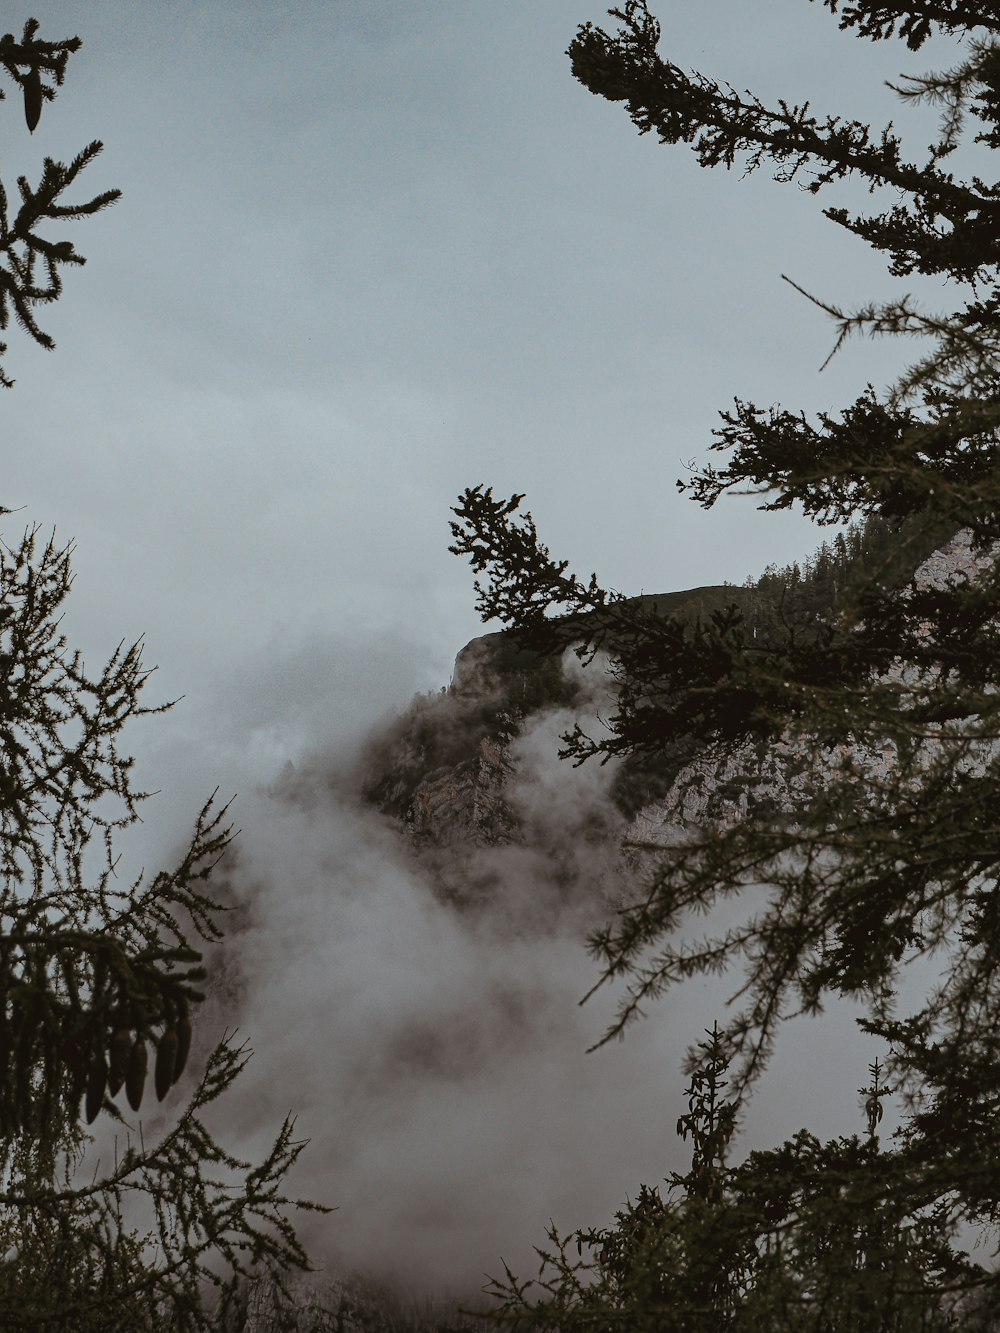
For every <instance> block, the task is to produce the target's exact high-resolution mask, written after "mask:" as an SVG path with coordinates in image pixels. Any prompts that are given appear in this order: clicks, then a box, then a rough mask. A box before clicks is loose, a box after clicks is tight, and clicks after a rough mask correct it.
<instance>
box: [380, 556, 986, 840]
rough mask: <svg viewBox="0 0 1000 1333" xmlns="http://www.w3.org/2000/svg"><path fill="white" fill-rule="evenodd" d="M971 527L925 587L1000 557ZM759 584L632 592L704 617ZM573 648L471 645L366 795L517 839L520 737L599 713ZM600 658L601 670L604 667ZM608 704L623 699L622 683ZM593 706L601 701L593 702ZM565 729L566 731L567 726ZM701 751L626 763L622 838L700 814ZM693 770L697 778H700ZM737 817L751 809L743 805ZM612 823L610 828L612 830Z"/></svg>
mask: <svg viewBox="0 0 1000 1333" xmlns="http://www.w3.org/2000/svg"><path fill="white" fill-rule="evenodd" d="M992 558H993V557H992V555H991V554H990V553H978V554H977V553H975V552H973V550H972V546H971V541H970V539H969V536H968V534H967V533H965V532H959V533H958V534H956V535H955V536H953V537H952V538H950V539H949V540H947V541H945V542H944V543H943V544H942V545H940V546H939V547H937V549H935V550H933V551H932V552H931V554H929V555H927V556H926V558H924V559H923V560H921V561H920V563H919V565H918V567H917V573H916V578H917V583H918V586H922V587H927V586H941V585H943V584H945V583H946V582H949V581H952V580H955V579H965V578H969V579H972V580H975V579H976V578H977V577H978V576H979V575H980V574H982V573H983V572H984V571H985V570H986V569H987V568H988V567H989V566H990V564H991V561H992ZM756 595H757V589H755V588H749V587H734V586H731V585H724V586H713V587H702V588H692V589H687V590H685V591H681V592H673V593H666V594H659V595H655V596H646V597H641V598H634V599H630V601H629V603H628V604H630V605H634V604H638V605H641V606H642V607H643V608H644V609H648V610H653V611H655V612H656V613H657V614H659V615H663V616H668V617H671V618H673V617H677V618H681V619H694V618H695V617H698V616H705V615H708V614H710V613H711V612H712V611H715V610H717V609H720V608H722V607H724V606H727V605H731V604H733V603H736V604H738V605H743V606H744V607H747V608H748V609H749V606H750V605H752V603H753V599H754V598H755V596H756ZM574 667H575V663H574V662H573V654H572V650H569V651H568V652H567V653H566V654H565V655H564V657H563V660H562V662H560V661H558V660H556V659H553V658H541V657H538V656H537V655H535V654H532V653H530V652H526V651H524V650H522V649H520V648H519V647H518V646H517V643H516V642H515V641H514V640H513V639H512V637H511V636H510V635H508V634H507V633H495V634H486V635H483V636H481V637H480V638H476V639H473V640H472V641H471V642H470V643H468V644H466V646H465V647H464V648H463V649H462V650H461V652H459V654H458V656H457V658H456V660H455V669H454V674H453V676H452V681H451V685H450V686H449V687H448V688H447V689H446V690H442V691H441V693H440V694H439V695H432V696H424V697H423V698H421V699H417V700H415V701H414V703H413V705H412V706H411V708H410V710H409V712H408V713H407V714H406V715H404V716H403V717H402V718H400V719H398V720H397V721H396V722H395V723H394V724H393V725H392V726H390V727H388V728H386V729H385V730H384V731H383V732H382V733H381V734H380V735H379V736H377V737H376V738H375V739H374V740H373V742H372V746H371V750H370V754H369V763H368V770H367V774H366V780H365V796H366V799H368V800H369V801H370V802H371V803H372V804H374V805H375V806H377V807H378V808H379V809H381V810H383V811H384V812H385V813H387V814H390V815H392V816H393V817H394V818H396V819H398V820H399V821H400V823H401V825H402V827H403V828H404V829H405V830H406V831H407V835H408V836H409V837H410V838H412V839H413V841H414V843H415V844H416V845H417V846H419V847H422V848H425V849H430V848H445V847H449V848H452V849H454V850H457V849H459V848H460V847H463V846H465V847H468V846H473V845H480V846H492V845H502V844H507V843H511V842H517V841H519V840H520V839H521V838H522V837H523V832H524V830H523V820H522V819H519V817H518V813H517V810H516V809H515V804H516V803H515V802H512V800H511V799H510V797H511V791H512V789H514V788H516V785H517V774H518V763H519V753H518V751H519V740H520V739H521V738H523V737H524V735H525V733H526V732H527V731H529V730H530V729H531V728H532V727H533V726H535V725H537V723H538V720H539V719H540V718H541V717H543V716H544V715H546V714H549V715H558V716H560V717H562V718H564V719H569V718H571V717H572V715H573V714H574V713H575V712H579V711H587V706H588V699H587V696H588V693H589V694H590V695H591V696H593V693H594V689H595V683H596V682H595V680H594V679H593V678H592V679H591V680H590V681H589V682H585V680H584V676H583V675H582V674H581V672H580V671H579V669H574ZM600 670H601V667H600V664H598V663H595V666H594V667H593V668H592V672H593V673H598V674H599V673H600ZM606 702H608V703H610V702H611V696H610V693H607V694H606ZM590 706H591V710H593V699H592V697H591V700H590ZM564 729H566V728H565V727H564ZM698 766H699V765H698V760H697V758H696V757H695V758H694V759H693V760H691V759H688V760H687V761H686V762H685V767H684V769H683V772H678V771H677V768H676V766H674V767H673V768H672V767H671V765H670V764H669V763H665V764H664V765H663V766H662V768H661V769H659V770H652V769H650V768H648V767H647V768H645V769H639V768H638V767H637V766H635V765H631V764H629V763H628V762H627V761H626V762H625V763H624V764H623V765H621V766H620V767H619V769H618V771H617V773H616V776H615V780H614V782H613V783H612V784H611V787H610V790H609V792H608V795H609V799H610V802H611V804H612V805H613V806H614V807H615V809H616V810H617V812H618V814H619V815H620V820H619V821H615V820H612V822H616V823H617V824H618V827H617V829H616V837H617V839H618V840H619V842H621V841H626V842H633V841H653V842H655V841H662V840H663V839H664V838H669V837H670V830H671V829H672V828H674V827H675V826H676V825H677V823H678V820H684V819H690V818H695V817H697V815H698V812H699V804H700V802H699V797H698V795H697V786H698V783H697V777H698ZM692 778H693V779H695V781H694V783H693V784H692V781H691V780H692ZM733 813H734V815H738V814H739V811H738V810H736V809H734V811H733ZM606 831H607V830H606Z"/></svg>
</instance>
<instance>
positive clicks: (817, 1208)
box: [485, 1026, 995, 1333]
mask: <svg viewBox="0 0 1000 1333" xmlns="http://www.w3.org/2000/svg"><path fill="white" fill-rule="evenodd" d="M706 1035H707V1037H708V1040H707V1041H703V1042H700V1043H699V1046H698V1050H699V1054H700V1060H699V1064H698V1066H697V1067H696V1068H695V1069H694V1071H693V1073H692V1076H691V1082H690V1085H689V1086H688V1089H687V1097H688V1108H689V1109H688V1112H687V1114H686V1115H683V1116H682V1117H681V1118H680V1120H679V1121H678V1123H677V1133H678V1135H679V1136H680V1137H681V1138H683V1139H685V1140H686V1139H689V1138H690V1139H691V1141H692V1159H691V1168H690V1170H689V1171H688V1172H687V1173H686V1174H683V1175H680V1174H678V1173H676V1172H674V1173H672V1174H671V1176H670V1177H669V1178H668V1180H667V1182H666V1183H667V1191H666V1194H665V1196H661V1193H660V1190H659V1188H658V1187H652V1188H651V1187H649V1186H646V1185H642V1186H640V1189H639V1197H638V1198H637V1199H636V1200H635V1201H634V1202H632V1201H629V1202H628V1204H627V1206H626V1207H625V1208H624V1209H623V1210H621V1211H619V1212H618V1213H617V1214H616V1225H615V1226H613V1227H605V1228H590V1229H586V1230H584V1229H580V1230H577V1231H574V1232H572V1233H571V1234H570V1235H568V1236H560V1235H559V1233H558V1231H557V1230H556V1229H555V1228H554V1227H552V1228H550V1229H549V1232H548V1238H549V1241H550V1242H551V1245H552V1248H551V1249H541V1248H538V1249H537V1250H536V1253H537V1254H538V1256H539V1258H540V1260H541V1264H540V1267H539V1272H538V1276H537V1278H535V1279H529V1280H528V1281H524V1280H520V1279H518V1278H517V1277H515V1276H514V1274H513V1273H511V1271H510V1269H509V1268H507V1269H506V1274H505V1278H504V1279H502V1280H500V1279H494V1280H492V1282H491V1285H490V1287H488V1288H486V1289H485V1290H486V1291H487V1293H488V1294H490V1295H492V1296H493V1297H494V1299H495V1300H496V1301H497V1302H498V1305H497V1308H496V1309H495V1310H494V1311H493V1312H492V1313H491V1315H490V1318H491V1319H492V1320H493V1321H494V1322H497V1323H500V1324H503V1325H504V1326H505V1327H511V1328H515V1329H523V1330H525V1333H528V1330H535V1331H536V1333H545V1331H548V1333H572V1331H574V1330H584V1329H594V1330H601V1333H603V1331H604V1330H609V1331H610V1330H615V1329H629V1330H634V1331H635V1333H723V1331H724V1330H725V1331H726V1333H737V1331H741V1333H752V1331H753V1330H758V1329H761V1328H766V1329H768V1330H775V1333H780V1331H786V1333H829V1331H830V1330H845V1331H846V1330H851V1333H911V1330H912V1331H913V1333H918V1331H919V1333H946V1330H955V1331H956V1333H957V1331H958V1330H974V1329H979V1330H986V1329H987V1328H990V1327H995V1323H994V1324H992V1325H991V1324H990V1323H989V1322H987V1318H983V1317H982V1316H983V1314H984V1312H983V1311H982V1310H981V1309H978V1308H977V1305H976V1301H975V1298H974V1297H973V1298H972V1299H969V1298H968V1297H967V1296H966V1295H964V1294H962V1293H961V1291H960V1290H959V1291H954V1290H951V1288H954V1287H958V1288H961V1287H962V1286H963V1285H965V1284H966V1283H968V1284H969V1285H970V1286H973V1284H975V1282H976V1281H977V1279H978V1278H979V1277H980V1271H979V1269H978V1268H977V1267H976V1266H975V1265H974V1264H972V1263H970V1262H969V1260H968V1259H967V1258H966V1257H965V1256H964V1255H960V1254H956V1253H955V1252H954V1250H953V1248H952V1240H953V1234H952V1233H953V1228H952V1224H951V1222H950V1220H949V1219H948V1217H947V1216H946V1215H945V1214H944V1213H943V1212H942V1211H940V1210H937V1211H934V1210H931V1211H930V1212H929V1213H928V1214H927V1215H918V1216H910V1215H909V1214H908V1212H907V1205H906V1203H905V1202H903V1201H900V1200H897V1199H896V1198H895V1197H893V1196H892V1195H891V1194H889V1195H888V1196H887V1193H886V1188H885V1187H886V1184H887V1183H890V1182H894V1180H895V1177H896V1166H897V1163H896V1160H895V1157H894V1155H893V1154H891V1153H890V1154H886V1153H883V1152H882V1151H881V1150H880V1145H879V1140H878V1135H877V1133H876V1126H877V1123H878V1109H879V1107H880V1105H881V1098H882V1097H883V1096H884V1095H885V1094H886V1088H885V1087H884V1085H883V1084H882V1083H881V1079H880V1076H881V1073H882V1070H881V1067H880V1066H879V1065H878V1064H875V1065H873V1066H872V1067H871V1070H870V1073H871V1076H872V1082H871V1083H870V1084H869V1086H868V1087H867V1088H864V1089H861V1090H860V1091H861V1092H862V1094H863V1095H864V1097H865V1099H866V1109H867V1111H868V1121H869V1128H868V1134H867V1136H866V1138H865V1139H864V1140H862V1139H861V1138H859V1137H858V1136H856V1135H855V1136H852V1137H850V1138H841V1139H838V1140H833V1141H831V1142H828V1143H821V1142H820V1141H819V1140H818V1139H817V1138H816V1137H815V1135H813V1134H811V1133H809V1131H808V1130H804V1129H803V1130H800V1131H799V1133H798V1134H796V1135H795V1136H794V1137H793V1138H792V1139H790V1140H789V1141H788V1142H787V1143H784V1144H782V1145H781V1147H780V1148H778V1149H776V1150H773V1151H769V1152H754V1153H751V1154H750V1155H749V1157H748V1158H747V1159H746V1161H744V1162H743V1163H741V1164H740V1165H739V1166H730V1165H729V1164H728V1162H727V1155H728V1147H729V1143H730V1140H731V1138H732V1136H733V1133H734V1130H735V1128H736V1120H737V1115H738V1105H737V1103H736V1102H735V1101H734V1100H732V1099H730V1098H727V1097H724V1096H723V1092H724V1089H725V1087H726V1080H725V1078H723V1074H724V1073H725V1071H726V1068H727V1057H726V1055H725V1052H724V1049H723V1043H722V1041H721V1037H720V1033H719V1030H718V1027H717V1026H716V1027H715V1028H713V1030H712V1031H711V1032H708V1033H707V1034H706ZM963 1280H964V1281H963ZM985 1313H986V1314H987V1317H988V1312H985Z"/></svg>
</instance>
